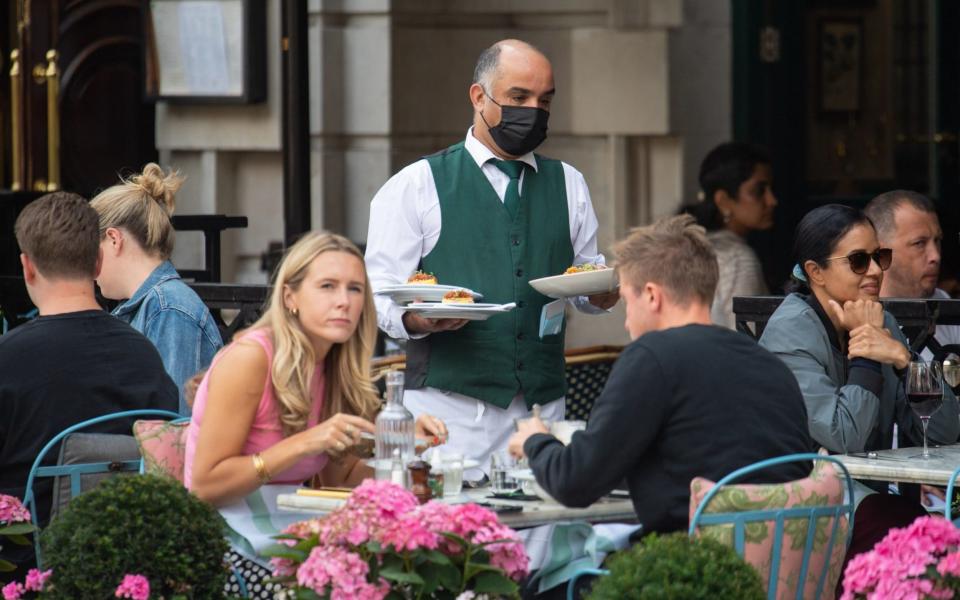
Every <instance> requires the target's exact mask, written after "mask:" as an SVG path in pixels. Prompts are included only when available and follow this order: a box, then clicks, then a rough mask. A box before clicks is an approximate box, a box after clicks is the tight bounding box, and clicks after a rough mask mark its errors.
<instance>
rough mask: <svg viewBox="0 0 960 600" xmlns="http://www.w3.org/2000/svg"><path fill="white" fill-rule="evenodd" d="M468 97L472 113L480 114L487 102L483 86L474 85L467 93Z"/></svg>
mask: <svg viewBox="0 0 960 600" xmlns="http://www.w3.org/2000/svg"><path fill="white" fill-rule="evenodd" d="M467 94H468V95H469V96H470V104H471V105H473V110H474V112H482V111H483V107H484V106H485V103H486V101H487V95H486V94H485V93H484V92H483V86H481V85H480V84H479V83H474V84H473V85H471V86H470V90H469V91H468V92H467Z"/></svg>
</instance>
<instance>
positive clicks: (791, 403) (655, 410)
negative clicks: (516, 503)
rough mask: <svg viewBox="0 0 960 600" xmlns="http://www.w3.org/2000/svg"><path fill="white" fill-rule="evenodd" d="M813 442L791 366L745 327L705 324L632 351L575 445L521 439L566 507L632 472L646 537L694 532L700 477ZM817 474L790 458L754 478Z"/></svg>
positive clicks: (663, 334)
mask: <svg viewBox="0 0 960 600" xmlns="http://www.w3.org/2000/svg"><path fill="white" fill-rule="evenodd" d="M813 448H814V444H813V442H812V440H811V438H810V435H809V433H808V431H807V413H806V408H805V406H804V403H803V396H802V395H801V393H800V388H799V387H798V386H797V382H796V379H794V376H793V374H792V373H791V372H790V371H789V370H788V369H787V367H786V366H784V364H783V363H782V362H781V361H780V360H779V359H777V358H776V357H775V356H774V355H773V354H770V353H769V352H767V351H766V350H764V349H762V348H760V347H759V346H758V345H757V344H756V343H755V342H754V341H753V340H751V339H750V338H749V337H747V336H746V335H743V334H740V333H736V332H733V331H730V330H727V329H723V328H720V327H714V326H705V325H687V326H684V327H676V328H672V329H665V330H662V331H655V332H651V333H648V334H646V335H643V336H641V337H640V338H638V339H637V340H636V341H634V342H633V343H632V344H630V345H629V346H627V347H626V348H624V350H623V352H622V353H621V355H620V358H619V359H618V360H617V362H616V364H615V365H614V367H613V369H612V370H611V372H610V376H609V379H608V380H607V385H606V387H605V388H604V390H603V393H602V394H601V395H600V397H599V398H597V401H596V403H595V404H594V407H593V411H592V412H591V414H590V420H589V422H588V424H587V429H586V430H585V431H582V432H578V433H575V434H574V436H573V440H572V441H571V443H570V445H569V446H568V447H564V446H563V445H562V444H561V443H560V442H559V441H557V439H556V438H554V437H553V436H550V435H544V434H538V435H534V436H531V437H530V438H529V439H528V440H527V442H526V444H524V451H525V452H526V454H527V456H528V457H529V458H530V465H531V467H532V468H533V471H534V473H535V474H536V477H537V481H538V482H539V483H540V485H542V486H543V487H544V489H545V490H546V491H547V492H549V493H550V495H551V496H553V497H554V498H556V499H557V500H558V501H560V502H562V503H564V504H566V505H568V506H587V505H589V504H591V503H593V502H595V501H596V500H597V499H599V498H600V497H601V496H603V495H605V494H607V493H609V492H610V491H611V490H612V489H613V488H614V487H616V486H617V485H618V484H619V483H620V482H621V481H623V479H624V478H626V480H627V483H628V485H629V488H630V496H631V498H632V499H633V506H634V509H635V510H636V512H637V517H638V518H639V520H640V522H641V523H642V524H643V531H644V533H647V532H650V531H658V532H668V531H676V530H684V529H686V528H687V526H688V510H689V503H690V480H691V479H693V478H694V477H696V476H703V477H707V478H709V479H711V480H713V481H717V480H719V479H720V478H721V477H723V476H724V475H726V474H728V473H730V472H731V471H734V470H735V469H738V468H740V467H743V466H746V465H749V464H751V463H754V462H757V461H760V460H764V459H767V458H772V457H775V456H781V455H784V454H793V453H800V452H810V451H812V450H813ZM809 471H810V465H809V464H804V463H793V464H786V465H780V466H777V467H773V468H771V469H768V470H766V471H764V472H763V473H762V474H761V475H760V476H759V477H758V478H754V479H752V480H751V479H747V480H746V481H753V482H770V483H779V482H783V481H790V480H793V479H800V478H803V477H806V476H807V475H808V474H809Z"/></svg>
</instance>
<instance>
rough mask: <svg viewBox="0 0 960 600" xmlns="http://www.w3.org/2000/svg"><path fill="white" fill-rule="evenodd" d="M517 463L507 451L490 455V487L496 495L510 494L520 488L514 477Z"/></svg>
mask: <svg viewBox="0 0 960 600" xmlns="http://www.w3.org/2000/svg"><path fill="white" fill-rule="evenodd" d="M516 468H517V462H516V460H514V458H513V457H512V456H510V453H509V452H507V451H506V450H503V451H500V452H494V453H493V454H491V455H490V487H491V489H492V490H493V493H494V494H509V493H512V492H514V491H516V489H517V488H518V487H519V486H520V484H519V482H518V481H517V480H516V479H515V478H514V477H513V471H514V470H515V469H516Z"/></svg>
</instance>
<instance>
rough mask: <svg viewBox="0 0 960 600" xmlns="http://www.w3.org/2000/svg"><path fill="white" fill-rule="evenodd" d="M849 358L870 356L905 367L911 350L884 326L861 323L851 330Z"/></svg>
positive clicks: (897, 366)
mask: <svg viewBox="0 0 960 600" xmlns="http://www.w3.org/2000/svg"><path fill="white" fill-rule="evenodd" d="M847 356H848V357H849V358H857V357H860V358H869V359H871V360H875V361H877V362H881V363H885V364H888V365H893V366H895V367H896V368H898V369H904V368H906V366H907V365H908V364H909V363H910V351H909V350H907V347H906V346H904V345H903V344H901V343H900V342H899V341H898V340H896V339H894V338H893V336H892V335H890V332H889V331H887V330H886V329H884V328H882V327H874V326H873V325H861V326H860V327H857V328H856V329H854V330H853V331H851V332H850V341H849V342H848V343H847Z"/></svg>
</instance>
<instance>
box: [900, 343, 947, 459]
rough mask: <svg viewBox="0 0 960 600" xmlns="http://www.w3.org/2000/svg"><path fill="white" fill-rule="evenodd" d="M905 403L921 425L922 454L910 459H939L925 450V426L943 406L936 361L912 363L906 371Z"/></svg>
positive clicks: (939, 372)
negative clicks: (906, 402) (918, 418)
mask: <svg viewBox="0 0 960 600" xmlns="http://www.w3.org/2000/svg"><path fill="white" fill-rule="evenodd" d="M906 391H907V401H908V403H909V404H910V408H912V409H913V412H915V413H916V414H917V416H918V417H920V423H921V424H922V425H923V454H918V455H916V456H911V457H910V458H922V459H924V460H926V459H930V458H939V456H940V455H938V454H931V453H930V450H928V449H927V425H928V424H929V423H930V417H931V416H932V415H933V414H934V413H935V412H937V411H938V410H940V407H941V406H942V405H943V372H942V369H941V367H940V363H939V362H937V361H935V360H934V361H930V362H924V361H922V360H916V361H912V362H911V363H910V366H909V367H908V369H907V383H906Z"/></svg>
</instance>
